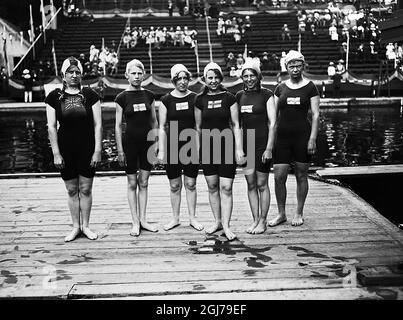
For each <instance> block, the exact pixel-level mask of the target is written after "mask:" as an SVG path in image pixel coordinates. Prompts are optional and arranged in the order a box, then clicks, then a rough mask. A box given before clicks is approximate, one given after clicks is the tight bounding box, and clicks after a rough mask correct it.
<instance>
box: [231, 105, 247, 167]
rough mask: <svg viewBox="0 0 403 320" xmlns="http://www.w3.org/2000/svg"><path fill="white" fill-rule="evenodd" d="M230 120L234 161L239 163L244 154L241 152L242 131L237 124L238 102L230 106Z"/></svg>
mask: <svg viewBox="0 0 403 320" xmlns="http://www.w3.org/2000/svg"><path fill="white" fill-rule="evenodd" d="M230 110H231V121H232V130H233V131H234V137H235V149H236V151H235V155H236V161H237V162H238V163H240V162H241V161H242V158H243V157H244V156H245V154H244V152H243V146H242V133H241V128H240V126H239V111H238V103H236V102H235V103H234V104H233V105H232V106H231V108H230Z"/></svg>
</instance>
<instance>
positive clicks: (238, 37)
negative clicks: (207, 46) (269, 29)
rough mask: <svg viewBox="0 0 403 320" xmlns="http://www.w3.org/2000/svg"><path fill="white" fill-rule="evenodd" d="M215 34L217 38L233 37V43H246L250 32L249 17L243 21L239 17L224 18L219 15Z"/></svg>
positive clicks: (250, 22)
mask: <svg viewBox="0 0 403 320" xmlns="http://www.w3.org/2000/svg"><path fill="white" fill-rule="evenodd" d="M216 32H217V35H218V36H219V37H233V39H234V42H235V43H239V42H241V41H243V42H247V41H248V38H249V35H250V33H251V32H252V21H251V20H250V17H249V16H246V17H245V19H243V18H242V17H240V16H233V17H232V18H231V16H227V17H226V18H224V15H223V14H220V16H219V18H218V22H217V30H216Z"/></svg>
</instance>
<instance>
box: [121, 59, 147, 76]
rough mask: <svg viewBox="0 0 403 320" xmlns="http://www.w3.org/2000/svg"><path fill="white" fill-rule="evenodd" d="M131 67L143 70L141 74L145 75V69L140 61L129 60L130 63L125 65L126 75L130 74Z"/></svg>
mask: <svg viewBox="0 0 403 320" xmlns="http://www.w3.org/2000/svg"><path fill="white" fill-rule="evenodd" d="M132 67H137V68H140V69H141V70H143V73H146V70H145V68H144V64H143V63H142V62H141V61H140V60H137V59H133V60H130V61H129V62H128V63H127V64H126V73H127V74H128V73H129V72H130V69H131V68H132Z"/></svg>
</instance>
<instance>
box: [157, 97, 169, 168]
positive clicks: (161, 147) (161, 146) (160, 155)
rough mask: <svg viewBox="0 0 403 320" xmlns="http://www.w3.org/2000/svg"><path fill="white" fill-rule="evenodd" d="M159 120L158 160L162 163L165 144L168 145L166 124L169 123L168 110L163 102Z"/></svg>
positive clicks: (159, 110)
mask: <svg viewBox="0 0 403 320" xmlns="http://www.w3.org/2000/svg"><path fill="white" fill-rule="evenodd" d="M158 119H159V121H158V122H159V130H158V160H160V161H162V160H163V159H164V157H165V153H166V150H165V144H166V134H165V124H166V122H167V108H166V107H165V105H164V104H163V103H162V102H161V103H160V106H159V109H158Z"/></svg>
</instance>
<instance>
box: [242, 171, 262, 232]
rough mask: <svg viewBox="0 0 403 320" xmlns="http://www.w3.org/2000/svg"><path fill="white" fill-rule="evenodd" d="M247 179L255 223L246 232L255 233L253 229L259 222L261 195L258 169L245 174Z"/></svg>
mask: <svg viewBox="0 0 403 320" xmlns="http://www.w3.org/2000/svg"><path fill="white" fill-rule="evenodd" d="M245 179H246V183H247V185H248V200H249V207H250V210H251V212H252V217H253V223H252V224H251V226H250V227H249V228H248V229H247V230H246V232H247V233H253V230H254V229H255V228H256V226H257V225H258V223H259V196H258V194H257V185H256V171H254V172H253V173H252V174H249V175H245Z"/></svg>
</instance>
